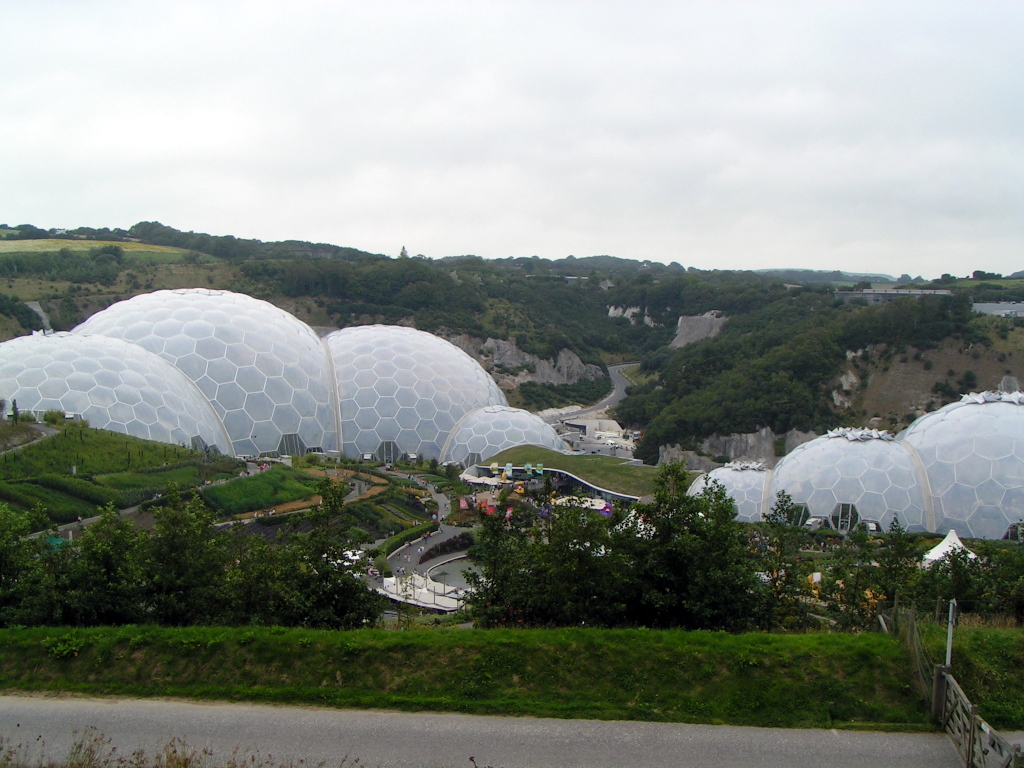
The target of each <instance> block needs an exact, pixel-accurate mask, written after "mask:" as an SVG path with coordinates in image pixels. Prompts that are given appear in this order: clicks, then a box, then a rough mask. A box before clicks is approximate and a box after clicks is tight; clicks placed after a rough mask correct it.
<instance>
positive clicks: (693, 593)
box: [469, 465, 1024, 632]
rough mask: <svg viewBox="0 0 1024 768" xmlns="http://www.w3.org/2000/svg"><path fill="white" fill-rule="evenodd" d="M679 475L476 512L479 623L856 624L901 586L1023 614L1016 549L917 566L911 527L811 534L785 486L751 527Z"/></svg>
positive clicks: (670, 470)
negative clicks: (609, 504)
mask: <svg viewBox="0 0 1024 768" xmlns="http://www.w3.org/2000/svg"><path fill="white" fill-rule="evenodd" d="M687 484H688V480H687V476H686V473H685V472H684V471H683V469H682V467H681V466H679V465H675V466H670V467H667V468H665V469H664V470H663V471H662V474H661V475H660V476H659V480H658V490H657V492H656V493H655V496H654V499H653V501H652V502H651V503H649V504H643V505H637V506H635V507H633V508H632V509H631V510H609V509H605V510H593V509H590V508H588V507H584V506H573V505H569V506H558V507H555V506H549V505H546V504H544V503H543V502H537V503H534V504H529V503H521V502H512V503H511V504H510V505H509V507H507V509H506V510H505V511H503V510H502V509H500V508H499V509H498V510H497V512H496V513H495V514H492V515H482V519H481V525H480V528H479V530H478V532H477V535H476V544H475V545H474V547H473V548H472V549H471V550H470V554H471V556H472V557H473V559H474V561H475V563H476V564H477V566H478V569H479V572H478V573H477V574H475V575H471V576H470V579H471V582H472V586H473V593H472V594H471V596H470V598H469V606H470V610H471V611H472V613H473V615H474V616H475V617H476V618H477V620H478V622H479V623H480V624H481V625H482V626H485V627H558V626H599V627H636V626H642V627H652V628H653V627H678V628H683V629H719V630H725V631H731V632H736V631H747V630H755V629H760V630H776V629H800V628H808V627H816V626H822V625H823V624H824V625H829V626H833V627H837V628H842V629H851V628H870V627H871V626H873V624H874V622H875V617H876V615H877V612H878V611H879V610H880V609H881V608H882V607H883V606H886V605H891V604H892V603H893V602H894V601H895V600H896V599H897V596H898V595H899V596H900V598H899V599H901V600H902V601H903V603H904V604H905V605H908V604H910V603H911V602H916V603H917V605H918V606H920V607H922V608H923V609H924V610H930V609H931V607H932V606H934V604H935V602H936V600H940V599H941V600H948V599H951V598H956V599H957V600H958V601H959V602H960V604H961V606H962V607H963V608H964V610H968V611H975V612H983V613H1004V614H1011V615H1013V616H1015V617H1016V618H1017V620H1018V621H1024V548H1022V547H1019V546H1014V547H1009V548H997V547H993V548H991V549H990V551H988V552H986V553H985V556H983V557H981V558H978V559H971V558H969V557H967V556H965V555H957V556H953V557H951V558H948V559H946V560H943V561H941V562H940V563H938V564H936V565H934V566H933V567H931V568H929V569H921V568H920V567H919V563H920V559H921V555H922V549H921V546H920V545H919V543H918V542H919V538H918V537H915V536H910V535H908V534H907V533H906V531H905V530H904V529H903V528H902V527H901V526H900V525H899V523H898V522H896V523H894V525H893V527H892V528H891V529H890V531H889V532H888V533H887V534H885V535H884V536H870V535H869V534H868V533H867V531H866V529H865V528H863V527H860V528H858V529H856V530H855V531H853V532H852V533H851V534H850V535H849V536H848V537H846V538H840V537H838V536H837V535H824V536H818V537H815V536H814V535H812V534H810V533H808V532H807V531H805V530H804V529H802V528H800V527H799V525H796V524H795V523H798V522H799V520H798V518H797V517H796V516H795V515H794V514H793V512H794V509H795V508H794V505H793V504H792V502H791V501H790V500H789V499H788V498H786V497H785V496H784V495H780V498H779V499H777V500H776V504H775V506H774V508H773V513H772V515H770V516H769V519H768V521H767V522H766V523H764V524H759V525H750V524H747V523H739V522H737V521H736V519H735V508H734V505H733V503H732V501H731V500H730V499H729V498H728V496H726V494H725V492H724V489H723V488H722V487H721V486H720V485H714V484H713V485H712V486H710V487H709V488H708V489H707V490H706V491H705V492H704V493H702V494H701V495H698V496H687V495H686V493H685V490H686V487H687ZM500 506H504V504H503V505H500ZM815 573H818V574H819V576H818V577H815V576H814V574H815Z"/></svg>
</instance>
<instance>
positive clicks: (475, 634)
mask: <svg viewBox="0 0 1024 768" xmlns="http://www.w3.org/2000/svg"><path fill="white" fill-rule="evenodd" d="M908 674H909V673H908V661H907V658H906V655H905V654H904V652H903V650H902V649H901V648H900V646H899V645H898V644H897V643H896V642H895V640H893V639H891V638H889V637H886V636H884V635H880V634H873V633H864V634H857V635H847V634H827V635H826V634H812V635H768V634H748V635H727V634H724V633H717V632H680V631H648V630H581V629H569V630H520V631H516V630H508V631H498V630H489V631H483V630H467V631H459V630H408V631H404V632H394V631H384V630H358V631H353V632H329V631H312V630H300V629H294V630H285V629H281V628H259V627H242V628H223V627H207V628H188V629H159V628H155V627H122V628H100V629H83V630H68V629H8V630H0V687H2V688H6V689H14V690H29V691H51V692H63V693H70V692H77V693H84V694H109V695H125V696H186V697H193V698H202V699H220V700H235V701H265V702H280V703H290V704H312V705H326V706H336V707H361V708H387V709H402V710H419V711H448V712H468V713H476V714H506V715H523V716H537V717H562V718H594V719H605V720H613V719H614V720H650V721H662V722H683V723H715V724H733V725H753V726H764V727H784V728H796V727H810V728H829V727H833V728H875V729H880V730H927V729H930V728H931V725H930V724H929V722H928V715H927V713H926V712H925V709H924V706H923V705H922V703H921V700H920V698H919V697H918V696H917V695H916V693H915V692H914V690H913V689H912V688H911V686H910V685H909V682H908Z"/></svg>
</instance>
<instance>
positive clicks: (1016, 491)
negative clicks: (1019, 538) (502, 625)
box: [899, 392, 1024, 539]
mask: <svg viewBox="0 0 1024 768" xmlns="http://www.w3.org/2000/svg"><path fill="white" fill-rule="evenodd" d="M899 439H900V441H901V442H902V443H904V444H905V445H909V446H911V447H912V449H913V450H914V451H916V452H917V455H918V456H919V457H920V461H921V464H922V466H923V467H924V470H925V472H926V473H927V477H928V485H929V488H930V491H931V496H932V499H933V505H934V510H935V528H934V530H936V531H937V532H939V533H945V532H948V531H949V530H955V531H956V532H957V533H958V534H959V535H961V536H966V537H977V538H986V539H998V538H1001V537H1002V536H1003V534H1004V533H1005V532H1006V529H1007V528H1008V527H1009V526H1010V525H1011V524H1013V523H1016V522H1017V521H1018V520H1021V519H1022V518H1024V393H1021V392H984V393H981V394H970V395H964V397H963V399H962V400H961V401H960V402H957V403H950V404H949V405H947V406H945V407H943V408H940V409H939V410H937V411H935V412H934V413H929V414H925V415H924V416H922V417H921V418H919V419H918V420H917V421H915V422H914V423H913V424H911V425H910V426H909V427H908V428H907V429H906V430H905V431H904V432H903V433H902V434H901V435H900V437H899Z"/></svg>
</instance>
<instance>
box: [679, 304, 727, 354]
mask: <svg viewBox="0 0 1024 768" xmlns="http://www.w3.org/2000/svg"><path fill="white" fill-rule="evenodd" d="M728 321H729V318H728V317H726V316H725V315H723V314H722V313H721V312H719V311H718V310H717V309H713V310H711V311H710V312H705V313H704V314H703V315H683V316H681V317H680V318H679V322H678V324H677V325H676V336H675V338H674V339H672V341H671V342H669V346H670V347H672V348H673V349H678V348H679V347H685V346H686V345H687V344H693V342H695V341H700V340H701V339H710V338H711V337H713V336H717V335H718V334H719V333H721V331H722V327H723V326H724V325H725V324H726V323H727V322H728Z"/></svg>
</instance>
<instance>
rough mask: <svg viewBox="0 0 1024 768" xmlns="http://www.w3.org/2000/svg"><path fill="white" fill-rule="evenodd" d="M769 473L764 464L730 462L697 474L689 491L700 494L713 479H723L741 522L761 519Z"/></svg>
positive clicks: (689, 492)
mask: <svg viewBox="0 0 1024 768" xmlns="http://www.w3.org/2000/svg"><path fill="white" fill-rule="evenodd" d="M768 475H769V473H768V471H767V468H766V467H765V465H764V464H761V463H758V462H739V461H736V462H729V463H728V464H726V465H725V466H723V467H717V468H716V469H713V470H711V471H710V472H708V473H706V474H703V475H700V476H699V477H697V478H696V479H695V480H694V481H693V482H692V483H691V484H690V487H689V489H687V491H686V493H687V494H688V495H689V496H697V495H699V494H701V493H703V491H704V489H705V488H707V487H708V485H710V484H711V483H720V484H721V486H722V487H723V488H725V493H726V495H728V497H729V498H730V499H732V500H733V503H735V504H736V519H737V520H739V521H740V522H741V523H759V522H761V514H762V509H761V507H762V501H763V498H764V492H765V487H766V485H767V484H768Z"/></svg>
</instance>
